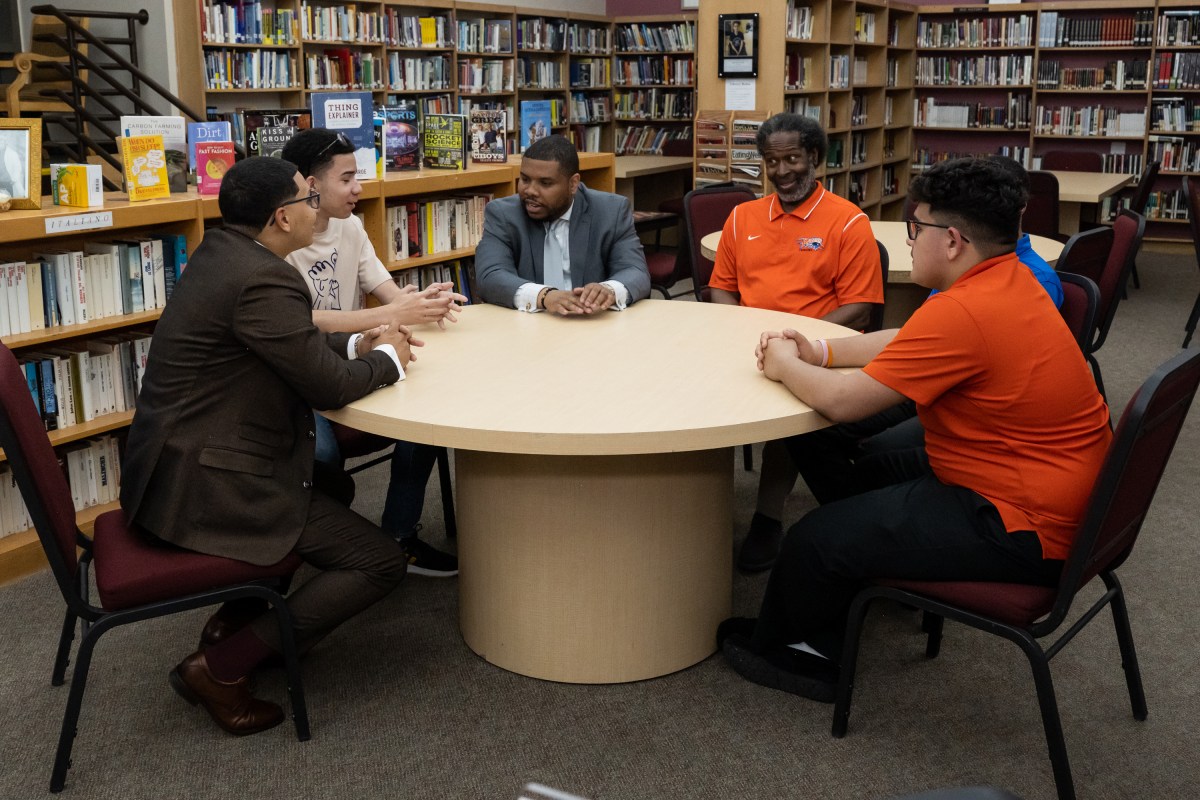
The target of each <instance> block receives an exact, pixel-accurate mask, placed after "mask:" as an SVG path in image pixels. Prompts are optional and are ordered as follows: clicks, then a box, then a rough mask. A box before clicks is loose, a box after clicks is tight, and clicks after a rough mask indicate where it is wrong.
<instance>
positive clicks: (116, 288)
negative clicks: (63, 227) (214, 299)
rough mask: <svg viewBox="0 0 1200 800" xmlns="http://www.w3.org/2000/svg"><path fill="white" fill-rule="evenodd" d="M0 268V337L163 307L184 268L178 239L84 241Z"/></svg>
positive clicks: (181, 241) (184, 258)
mask: <svg viewBox="0 0 1200 800" xmlns="http://www.w3.org/2000/svg"><path fill="white" fill-rule="evenodd" d="M34 259H36V260H29V261H12V262H8V263H4V264H0V309H3V310H4V314H2V315H0V336H11V335H16V334H21V333H32V332H34V331H39V330H43V329H45V328H53V327H56V326H61V325H78V324H82V323H85V322H90V321H93V320H97V319H104V318H106V317H115V316H121V315H124V314H134V313H137V312H140V311H148V310H152V309H155V308H163V307H164V306H166V304H167V298H169V297H170V296H171V294H172V293H173V291H174V287H175V281H176V280H178V278H179V275H180V274H181V272H182V270H183V269H184V267H186V265H187V241H186V239H185V238H184V237H183V236H182V235H180V234H163V235H161V236H159V237H158V238H153V239H140V240H136V241H117V242H89V243H88V244H87V245H85V248H84V249H83V250H70V251H61V252H48V253H41V254H37V255H35V256H34Z"/></svg>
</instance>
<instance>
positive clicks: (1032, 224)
mask: <svg viewBox="0 0 1200 800" xmlns="http://www.w3.org/2000/svg"><path fill="white" fill-rule="evenodd" d="M1021 228H1022V229H1023V230H1024V231H1025V233H1032V234H1033V235H1034V236H1045V237H1046V238H1048V239H1056V240H1058V241H1060V242H1061V241H1062V240H1063V236H1062V234H1061V233H1059V229H1058V178H1056V177H1054V176H1053V175H1051V174H1050V173H1049V172H1042V171H1040V170H1031V171H1030V172H1029V202H1028V203H1027V204H1026V206H1025V215H1024V216H1022V217H1021Z"/></svg>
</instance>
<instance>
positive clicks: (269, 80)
mask: <svg viewBox="0 0 1200 800" xmlns="http://www.w3.org/2000/svg"><path fill="white" fill-rule="evenodd" d="M191 9H193V10H194V12H195V13H196V14H197V18H196V20H195V22H196V26H195V27H196V30H198V31H199V34H200V37H199V44H200V62H199V63H200V68H201V69H202V70H203V75H202V76H197V77H198V78H200V79H201V80H200V82H201V83H202V85H203V86H204V92H205V95H204V97H205V103H206V104H207V105H211V106H214V107H221V108H222V109H223V110H224V109H226V108H232V107H233V106H234V105H241V104H244V103H247V102H249V103H251V104H255V105H258V104H262V103H267V104H278V105H279V106H280V107H291V106H295V105H299V104H302V102H303V101H302V94H301V93H302V90H303V88H304V75H303V62H302V60H301V47H300V20H299V18H298V16H297V13H296V8H295V4H294V2H293V0H278V2H276V3H273V4H272V3H269V2H268V3H261V4H260V3H256V4H254V5H246V4H244V3H233V2H219V0H218V1H216V2H214V1H213V0H201V2H200V4H199V6H198V7H197V6H192V7H191Z"/></svg>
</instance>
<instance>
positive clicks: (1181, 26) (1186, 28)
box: [1154, 8, 1200, 47]
mask: <svg viewBox="0 0 1200 800" xmlns="http://www.w3.org/2000/svg"><path fill="white" fill-rule="evenodd" d="M1154 41H1155V44H1157V45H1159V46H1160V47H1171V46H1173V45H1197V44H1200V11H1197V10H1196V9H1190V10H1189V9H1182V8H1181V9H1166V8H1160V9H1159V12H1158V28H1157V30H1156V31H1155V35H1154Z"/></svg>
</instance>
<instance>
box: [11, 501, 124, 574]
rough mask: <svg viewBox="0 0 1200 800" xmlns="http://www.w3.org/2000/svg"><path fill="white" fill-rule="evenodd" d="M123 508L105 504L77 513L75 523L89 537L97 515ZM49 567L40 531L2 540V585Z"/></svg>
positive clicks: (24, 532)
mask: <svg viewBox="0 0 1200 800" xmlns="http://www.w3.org/2000/svg"><path fill="white" fill-rule="evenodd" d="M120 507H121V504H120V503H119V502H115V501H114V502H112V503H102V504H100V505H95V506H92V507H91V508H85V509H83V510H82V511H77V512H76V513H75V524H77V525H78V526H79V529H80V530H81V531H83V532H84V533H86V534H88V535H89V536H90V535H91V533H92V530H93V529H94V527H95V525H96V518H97V517H99V516H100V515H101V514H103V513H105V512H108V511H116V510H117V509H118V508H120ZM47 566H49V564H48V562H47V561H46V553H45V551H44V550H42V543H41V541H40V540H39V539H38V535H37V531H35V530H34V529H33V528H30V529H29V530H24V531H18V532H17V533H14V534H11V535H9V536H5V537H4V538H3V539H0V586H3V585H4V584H7V583H12V582H13V581H15V580H18V579H20V578H24V577H25V576H27V575H32V574H34V573H35V572H41V571H42V570H43V569H45V568H46V567H47Z"/></svg>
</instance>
